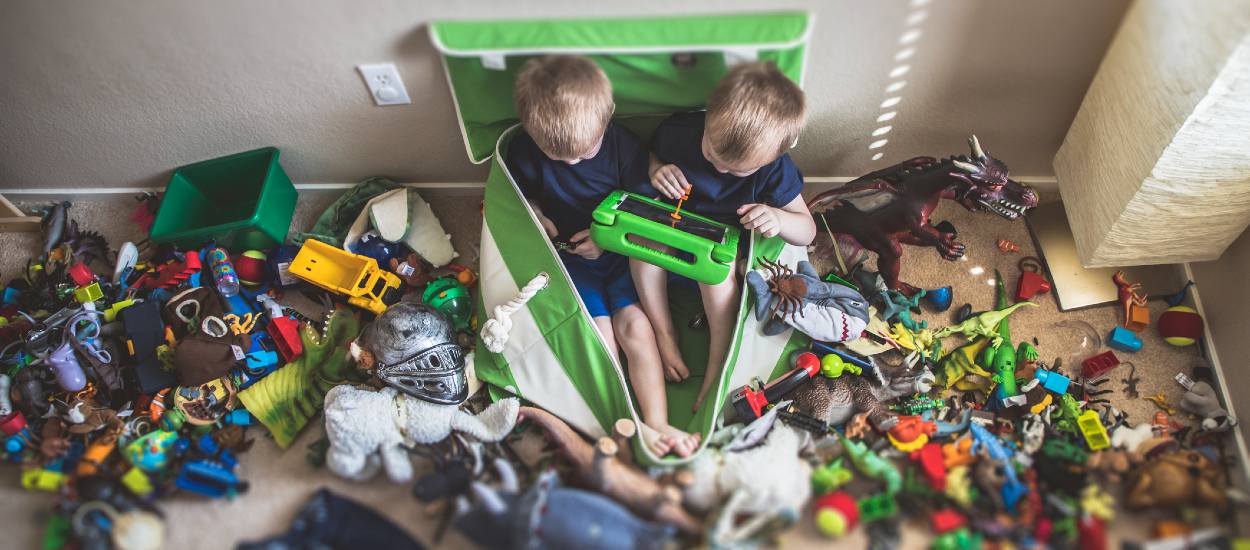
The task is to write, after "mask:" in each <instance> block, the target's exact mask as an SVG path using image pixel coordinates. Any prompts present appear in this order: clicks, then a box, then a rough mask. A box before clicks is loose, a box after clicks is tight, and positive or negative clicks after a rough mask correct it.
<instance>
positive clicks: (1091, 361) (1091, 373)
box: [1081, 351, 1120, 380]
mask: <svg viewBox="0 0 1250 550" xmlns="http://www.w3.org/2000/svg"><path fill="white" fill-rule="evenodd" d="M1119 364H1120V358H1119V357H1116V356H1115V353H1113V352H1111V351H1104V352H1102V353H1100V354H1098V355H1095V356H1093V357H1090V358H1088V359H1086V360H1084V361H1081V376H1083V377H1085V379H1086V380H1093V379H1095V378H1098V377H1099V376H1102V375H1104V374H1107V371H1110V370H1111V369H1114V368H1115V367H1116V366H1117V365H1119Z"/></svg>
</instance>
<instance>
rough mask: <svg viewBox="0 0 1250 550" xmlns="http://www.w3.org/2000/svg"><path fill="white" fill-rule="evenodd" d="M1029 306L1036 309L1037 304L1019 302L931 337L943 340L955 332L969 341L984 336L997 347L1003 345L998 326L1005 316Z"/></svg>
mask: <svg viewBox="0 0 1250 550" xmlns="http://www.w3.org/2000/svg"><path fill="white" fill-rule="evenodd" d="M1029 306H1031V307H1037V304H1035V303H1033V302H1020V303H1018V304H1015V305H1012V306H1009V307H1007V308H1006V309H996V310H992V311H987V312H985V313H982V314H980V315H975V316H972V317H969V318H968V319H965V320H964V322H962V323H959V324H958V325H951V326H948V327H942V328H941V329H939V330H938V331H937V332H935V333H933V336H934V337H935V338H945V337H947V336H950V335H952V334H955V333H956V332H958V333H962V334H963V335H964V336H967V337H968V338H969V339H971V338H975V337H977V336H984V337H986V338H990V339H991V345H993V346H994V347H998V346H999V345H1001V344H1002V343H1003V337H1002V335H1000V334H999V333H998V324H999V323H1000V322H1002V321H1003V320H1004V319H1006V318H1007V316H1009V315H1011V314H1012V313H1014V312H1015V311H1016V310H1017V309H1020V308H1022V307H1029Z"/></svg>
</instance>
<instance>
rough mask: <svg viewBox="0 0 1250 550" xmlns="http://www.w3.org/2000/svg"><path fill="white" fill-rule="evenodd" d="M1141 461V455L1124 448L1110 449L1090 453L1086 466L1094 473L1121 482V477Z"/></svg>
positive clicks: (1111, 480) (1112, 481) (1113, 481)
mask: <svg viewBox="0 0 1250 550" xmlns="http://www.w3.org/2000/svg"><path fill="white" fill-rule="evenodd" d="M1139 462H1141V456H1140V455H1137V454H1134V453H1130V452H1128V451H1125V450H1123V449H1108V450H1104V451H1098V452H1096V453H1093V454H1091V455H1089V460H1088V461H1086V462H1085V467H1086V468H1088V469H1089V472H1090V473H1092V474H1102V475H1103V476H1104V477H1105V478H1106V480H1107V481H1109V482H1111V483H1119V482H1120V479H1121V477H1122V476H1123V475H1124V474H1126V473H1128V471H1129V469H1130V468H1132V467H1133V465H1134V464H1137V463H1139Z"/></svg>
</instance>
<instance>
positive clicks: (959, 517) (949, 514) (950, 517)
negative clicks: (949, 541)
mask: <svg viewBox="0 0 1250 550" xmlns="http://www.w3.org/2000/svg"><path fill="white" fill-rule="evenodd" d="M967 524H968V518H965V517H964V515H963V514H961V513H959V512H958V511H957V510H955V509H954V508H943V509H941V510H938V511H936V512H933V513H932V514H929V527H930V528H931V529H933V532H934V533H935V534H938V535H941V534H942V533H948V532H950V531H954V530H956V529H959V528H960V527H963V526H965V525H967Z"/></svg>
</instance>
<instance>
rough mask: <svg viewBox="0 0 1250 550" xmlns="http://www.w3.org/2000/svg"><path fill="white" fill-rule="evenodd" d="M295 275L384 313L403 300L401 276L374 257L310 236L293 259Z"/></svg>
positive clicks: (365, 307) (363, 306) (355, 303)
mask: <svg viewBox="0 0 1250 550" xmlns="http://www.w3.org/2000/svg"><path fill="white" fill-rule="evenodd" d="M290 272H291V275H294V276H296V277H299V278H300V279H303V280H305V281H308V282H310V283H312V284H314V285H317V286H319V287H321V288H324V289H326V290H329V291H330V292H335V293H338V294H345V295H347V296H348V299H347V303H349V304H351V305H353V306H356V307H362V308H364V309H367V310H369V311H372V312H373V313H375V314H381V313H382V312H383V311H386V308H387V307H388V306H390V305H391V304H394V303H395V302H398V301H399V298H400V296H401V295H402V291H401V290H400V288H399V287H400V284H401V283H400V280H399V276H397V275H395V274H394V273H391V272H389V271H387V270H385V269H382V268H380V267H378V262H376V261H374V259H373V258H369V257H366V256H361V255H358V254H352V253H351V252H348V251H346V250H343V249H341V248H338V247H335V246H331V245H328V244H325V243H323V242H321V241H317V240H314V239H308V240H307V241H304V246H302V247H300V249H299V253H298V254H296V255H295V260H293V261H292V262H291V266H290Z"/></svg>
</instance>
